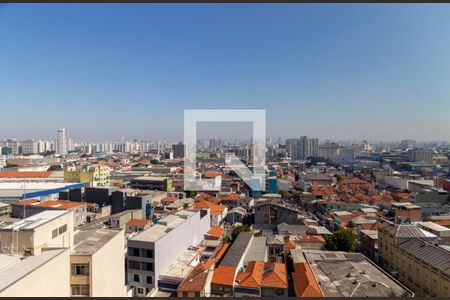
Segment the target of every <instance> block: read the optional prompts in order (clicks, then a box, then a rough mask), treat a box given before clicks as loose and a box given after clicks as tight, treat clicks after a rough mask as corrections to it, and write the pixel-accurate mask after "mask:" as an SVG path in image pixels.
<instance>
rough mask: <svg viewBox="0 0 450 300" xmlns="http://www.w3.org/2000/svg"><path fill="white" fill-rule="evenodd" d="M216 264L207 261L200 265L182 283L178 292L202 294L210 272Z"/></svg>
mask: <svg viewBox="0 0 450 300" xmlns="http://www.w3.org/2000/svg"><path fill="white" fill-rule="evenodd" d="M213 265H214V262H212V261H210V260H207V261H204V262H202V263H200V264H198V265H197V266H196V267H195V268H194V270H192V272H191V273H189V275H188V276H187V277H186V278H185V279H184V280H183V281H182V282H181V284H180V285H179V286H178V289H177V292H201V291H202V290H203V289H204V288H205V284H206V280H207V278H208V273H209V270H211V268H212V267H213Z"/></svg>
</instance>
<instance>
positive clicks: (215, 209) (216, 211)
mask: <svg viewBox="0 0 450 300" xmlns="http://www.w3.org/2000/svg"><path fill="white" fill-rule="evenodd" d="M225 208H227V207H226V206H223V205H213V206H211V207H210V208H209V209H210V210H211V215H212V216H214V217H215V216H218V215H220V214H221V213H222V212H223V211H224V210H225Z"/></svg>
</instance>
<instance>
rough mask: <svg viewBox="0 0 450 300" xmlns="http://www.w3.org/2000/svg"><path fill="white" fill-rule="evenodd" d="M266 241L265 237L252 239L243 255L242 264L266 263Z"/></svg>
mask: <svg viewBox="0 0 450 300" xmlns="http://www.w3.org/2000/svg"><path fill="white" fill-rule="evenodd" d="M266 241H267V237H266V236H257V237H254V238H253V240H252V241H251V244H250V246H249V248H248V251H247V254H246V255H245V258H244V264H247V263H248V262H250V261H263V262H266V261H267V246H266Z"/></svg>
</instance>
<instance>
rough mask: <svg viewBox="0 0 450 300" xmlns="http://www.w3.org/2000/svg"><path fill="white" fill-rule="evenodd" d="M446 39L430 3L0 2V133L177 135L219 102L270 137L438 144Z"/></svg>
mask: <svg viewBox="0 0 450 300" xmlns="http://www.w3.org/2000/svg"><path fill="white" fill-rule="evenodd" d="M449 36H450V6H448V5H439V4H430V5H428V4H364V5H362V4H339V5H333V4H317V5H316V4H124V3H123V4H3V5H0V40H1V41H2V47H0V103H1V104H2V116H1V117H0V128H1V130H0V138H2V139H6V138H18V139H28V138H36V139H55V138H56V130H57V129H58V128H61V127H64V128H67V129H68V130H69V132H70V134H71V136H72V137H73V138H74V139H76V140H91V141H93V140H97V141H100V140H118V139H120V137H121V136H125V137H129V138H130V139H132V138H138V139H143V140H145V139H158V138H165V137H167V138H168V139H180V138H182V136H183V112H184V109H212V108H214V109H219V108H231V109H266V116H267V120H266V124H267V135H268V136H272V137H275V138H276V137H278V136H281V137H284V138H288V137H299V136H302V135H307V136H310V137H317V138H319V139H320V140H325V139H330V140H363V139H366V140H369V141H394V140H395V141H399V140H402V139H415V140H417V141H450V130H449V129H450V101H449V98H450V85H449V84H448V79H450V39H449V38H448V37H449ZM216 127H217V126H210V127H207V128H206V129H205V133H204V134H205V135H210V136H218V135H219V134H225V133H226V131H227V130H226V129H225V130H224V132H223V133H217V128H216ZM214 128H215V129H214ZM233 128H234V127H230V128H228V130H229V131H230V132H232V133H233V134H236V135H238V133H239V134H245V136H246V135H247V133H246V130H243V131H242V132H241V131H240V130H235V129H233ZM213 129H214V130H213Z"/></svg>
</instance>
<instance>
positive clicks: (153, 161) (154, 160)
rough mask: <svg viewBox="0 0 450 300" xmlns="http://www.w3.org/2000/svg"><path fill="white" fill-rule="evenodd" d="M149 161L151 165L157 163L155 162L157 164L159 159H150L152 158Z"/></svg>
mask: <svg viewBox="0 0 450 300" xmlns="http://www.w3.org/2000/svg"><path fill="white" fill-rule="evenodd" d="M150 163H151V164H152V165H157V164H159V160H157V159H152V160H151V161H150Z"/></svg>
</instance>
